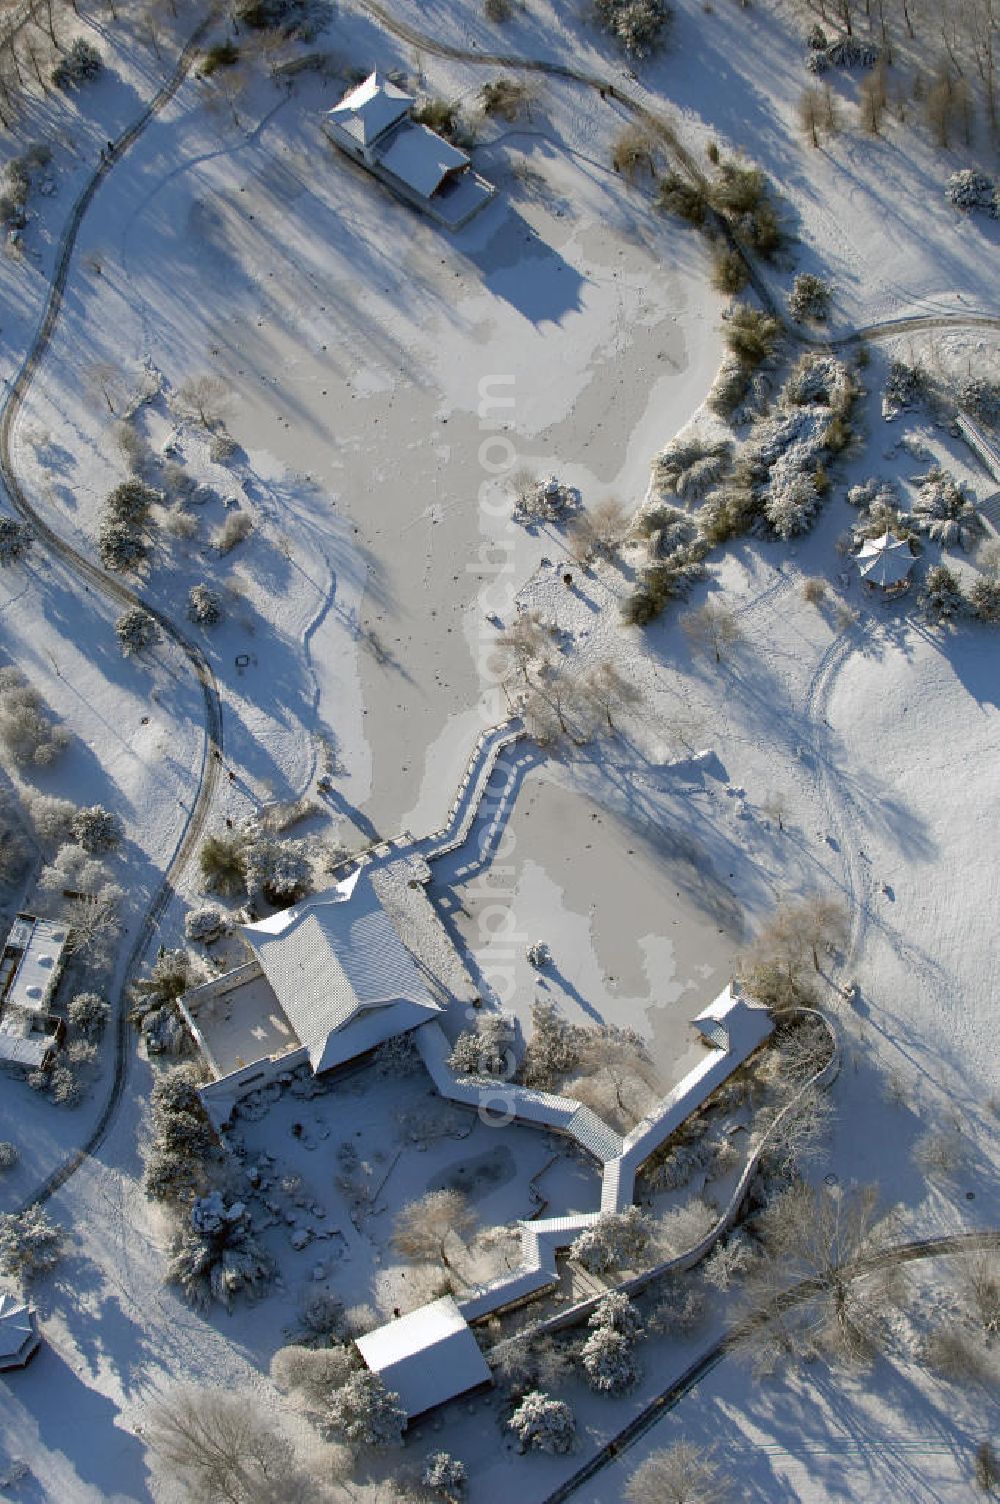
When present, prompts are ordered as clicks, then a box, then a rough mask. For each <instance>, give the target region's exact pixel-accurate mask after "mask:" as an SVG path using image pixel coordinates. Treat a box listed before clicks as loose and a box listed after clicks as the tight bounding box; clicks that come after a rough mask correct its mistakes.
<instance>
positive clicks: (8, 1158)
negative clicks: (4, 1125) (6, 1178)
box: [0, 1139, 21, 1170]
mask: <svg viewBox="0 0 1000 1504" xmlns="http://www.w3.org/2000/svg"><path fill="white" fill-rule="evenodd" d="M20 1157H21V1156H20V1155H19V1154H18V1152H17V1145H16V1144H12V1143H11V1142H10V1141H9V1139H4V1140H3V1141H2V1142H0V1170H12V1169H13V1168H14V1166H15V1165H16V1164H17V1162H18V1160H19V1159H20Z"/></svg>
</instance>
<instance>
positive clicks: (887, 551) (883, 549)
mask: <svg viewBox="0 0 1000 1504" xmlns="http://www.w3.org/2000/svg"><path fill="white" fill-rule="evenodd" d="M856 558H857V561H858V568H859V570H860V571H861V574H862V576H863V577H864V579H866V580H870V581H871V583H872V584H873V585H881V586H883V587H887V586H891V585H901V584H902V583H903V581H904V580H905V579H906V577H907V575H908V574H909V572H910V570H911V569H912V568H913V555H912V554H911V553H910V545H909V544H908V543H907V541H906V539H905V538H898V537H897V536H896V534H895V533H890V532H889V531H888V530H886V531H885V532H884V533H883V534H882V535H881V537H878V538H867V539H866V540H865V542H864V543H863V544H862V545H861V549H860V551H859V552H858V554H857V555H856Z"/></svg>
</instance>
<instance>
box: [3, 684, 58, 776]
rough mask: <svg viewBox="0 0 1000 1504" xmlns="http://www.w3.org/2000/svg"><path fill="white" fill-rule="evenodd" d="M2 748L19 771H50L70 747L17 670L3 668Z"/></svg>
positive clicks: (31, 688)
mask: <svg viewBox="0 0 1000 1504" xmlns="http://www.w3.org/2000/svg"><path fill="white" fill-rule="evenodd" d="M0 744H2V745H3V746H4V747H5V749H6V750H7V752H8V753H9V754H10V756H11V758H12V759H13V761H14V762H15V763H17V764H18V766H19V767H24V766H26V765H27V764H29V763H34V764H35V766H36V767H49V766H50V765H51V764H52V763H53V762H55V760H56V758H57V757H58V755H59V753H60V752H62V751H63V750H64V749H65V748H66V747H67V746H68V745H69V733H68V732H67V731H66V730H65V729H64V728H63V727H62V726H54V725H53V724H52V721H51V719H50V717H49V714H48V711H47V709H46V707H45V702H44V701H43V699H42V697H41V695H40V694H39V693H38V691H37V690H36V689H34V688H33V687H32V686H31V685H30V684H29V683H28V681H27V679H25V677H24V675H23V674H22V673H20V672H19V671H18V670H17V669H16V668H0Z"/></svg>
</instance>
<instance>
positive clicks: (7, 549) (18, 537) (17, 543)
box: [0, 517, 35, 566]
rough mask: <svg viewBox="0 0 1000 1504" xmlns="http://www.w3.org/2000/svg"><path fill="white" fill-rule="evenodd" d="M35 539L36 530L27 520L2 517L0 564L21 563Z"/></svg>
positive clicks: (0, 523) (0, 525)
mask: <svg viewBox="0 0 1000 1504" xmlns="http://www.w3.org/2000/svg"><path fill="white" fill-rule="evenodd" d="M34 541H35V534H34V531H33V530H32V529H31V528H30V527H29V526H28V524H27V523H26V522H18V521H17V519H16V518H14V517H0V566H3V565H5V564H17V563H19V562H20V560H21V559H23V558H24V557H25V555H26V554H27V552H28V550H29V548H30V547H31V545H32V543H34Z"/></svg>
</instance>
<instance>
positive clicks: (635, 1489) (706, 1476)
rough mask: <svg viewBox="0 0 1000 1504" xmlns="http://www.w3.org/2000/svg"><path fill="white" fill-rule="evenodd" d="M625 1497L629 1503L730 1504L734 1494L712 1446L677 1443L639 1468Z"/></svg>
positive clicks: (651, 1455)
mask: <svg viewBox="0 0 1000 1504" xmlns="http://www.w3.org/2000/svg"><path fill="white" fill-rule="evenodd" d="M625 1497H626V1499H627V1500H628V1504H727V1501H728V1500H730V1499H732V1498H733V1497H734V1495H733V1492H732V1484H731V1483H730V1480H729V1479H728V1478H727V1477H725V1476H724V1475H723V1474H722V1473H721V1472H720V1470H719V1466H718V1464H717V1462H716V1461H715V1457H714V1453H713V1451H712V1449H711V1448H710V1447H709V1448H706V1447H696V1446H695V1445H694V1444H693V1443H692V1442H689V1441H675V1442H674V1444H673V1446H669V1447H663V1448H661V1449H660V1450H659V1451H656V1452H653V1453H651V1454H650V1456H649V1457H647V1458H646V1461H645V1462H643V1463H642V1464H641V1465H640V1466H639V1467H638V1468H636V1470H635V1472H634V1473H633V1474H632V1476H631V1477H630V1478H629V1480H628V1482H627V1484H626V1485H625Z"/></svg>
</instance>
